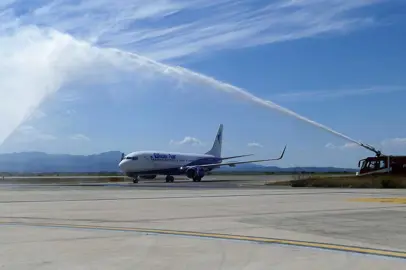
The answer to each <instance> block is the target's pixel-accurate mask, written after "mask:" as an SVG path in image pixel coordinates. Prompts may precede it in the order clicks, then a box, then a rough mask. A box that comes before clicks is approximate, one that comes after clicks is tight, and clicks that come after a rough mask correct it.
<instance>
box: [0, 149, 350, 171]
mask: <svg viewBox="0 0 406 270" xmlns="http://www.w3.org/2000/svg"><path fill="white" fill-rule="evenodd" d="M120 158H121V152H119V151H110V152H104V153H100V154H94V155H68V154H47V153H42V152H21V153H8V154H0V172H8V173H98V172H119V168H118V166H117V165H118V163H119V162H120ZM216 171H219V172H298V171H302V172H344V171H347V172H355V171H356V170H355V169H349V168H335V167H303V168H302V167H290V168H280V167H275V166H263V165H259V164H241V165H239V166H236V167H228V166H227V167H226V166H224V167H222V168H219V169H217V170H216Z"/></svg>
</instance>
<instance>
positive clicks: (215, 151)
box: [206, 124, 223, 157]
mask: <svg viewBox="0 0 406 270" xmlns="http://www.w3.org/2000/svg"><path fill="white" fill-rule="evenodd" d="M222 142H223V124H220V126H219V130H218V131H217V135H216V138H215V139H214V143H213V147H212V148H211V149H210V151H209V152H207V153H206V154H207V155H213V156H215V157H221V144H222Z"/></svg>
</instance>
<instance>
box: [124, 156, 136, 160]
mask: <svg viewBox="0 0 406 270" xmlns="http://www.w3.org/2000/svg"><path fill="white" fill-rule="evenodd" d="M125 159H131V160H138V157H126V158H125Z"/></svg>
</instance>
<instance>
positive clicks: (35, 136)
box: [16, 125, 56, 142]
mask: <svg viewBox="0 0 406 270" xmlns="http://www.w3.org/2000/svg"><path fill="white" fill-rule="evenodd" d="M16 133H17V136H16V140H17V141H19V142H33V141H38V140H42V141H49V140H56V137H55V136H54V135H52V134H48V133H45V132H42V131H40V130H39V129H37V128H35V127H33V126H28V125H24V126H20V127H19V128H18V129H17V130H16Z"/></svg>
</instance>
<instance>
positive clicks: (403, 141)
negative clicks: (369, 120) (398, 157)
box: [381, 138, 406, 146]
mask: <svg viewBox="0 0 406 270" xmlns="http://www.w3.org/2000/svg"><path fill="white" fill-rule="evenodd" d="M381 144H382V145H383V146H406V138H392V139H386V140H383V141H382V142H381Z"/></svg>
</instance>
